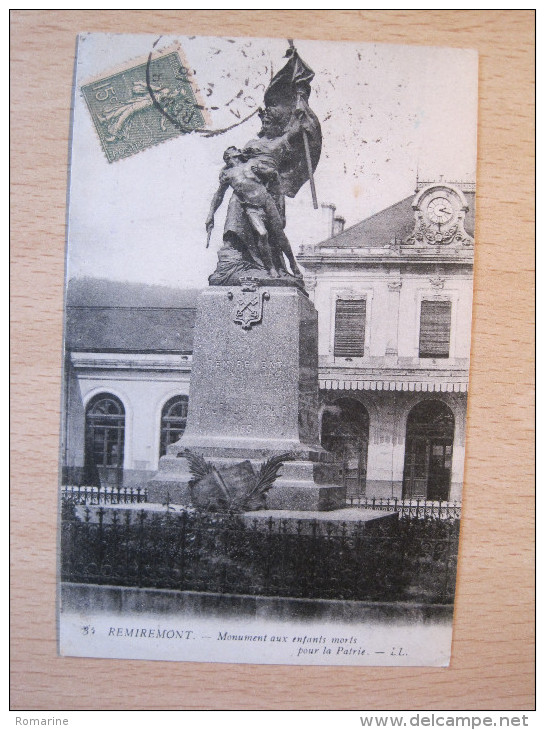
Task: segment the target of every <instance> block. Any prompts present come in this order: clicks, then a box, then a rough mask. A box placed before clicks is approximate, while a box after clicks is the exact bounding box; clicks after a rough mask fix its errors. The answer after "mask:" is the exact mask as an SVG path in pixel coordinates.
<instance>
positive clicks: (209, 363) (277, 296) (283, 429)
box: [148, 286, 345, 510]
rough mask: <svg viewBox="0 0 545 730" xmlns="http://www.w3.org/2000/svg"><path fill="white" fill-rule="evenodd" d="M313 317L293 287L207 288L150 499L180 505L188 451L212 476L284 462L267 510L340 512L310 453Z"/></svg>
mask: <svg viewBox="0 0 545 730" xmlns="http://www.w3.org/2000/svg"><path fill="white" fill-rule="evenodd" d="M318 429H319V426H318V316H317V312H316V309H315V308H314V305H313V304H312V303H311V302H310V301H309V299H308V297H306V296H305V295H304V294H303V293H302V292H301V291H299V290H298V289H297V288H295V287H274V286H271V287H267V286H260V287H257V288H255V287H254V291H252V287H251V286H250V287H243V286H235V287H225V286H222V287H219V286H218V287H214V286H212V287H209V288H208V289H205V290H204V291H203V292H202V293H201V295H200V297H199V301H198V305H197V317H196V322H195V337H194V350H193V367H192V372H191V384H190V392H189V412H188V419H187V427H186V430H185V433H184V435H183V437H182V438H181V440H180V441H179V442H177V443H176V444H174V445H173V446H174V448H172V447H171V449H170V453H169V454H168V455H167V456H165V457H163V458H162V459H161V461H160V468H159V472H158V473H157V474H156V476H155V477H154V478H153V480H152V481H151V482H150V484H149V485H148V493H149V499H150V500H152V501H164V499H165V498H166V495H167V492H168V494H169V496H170V500H171V501H172V502H176V503H179V504H180V503H181V504H185V503H188V502H189V491H188V488H187V483H188V481H189V479H190V477H191V475H190V473H189V470H188V465H187V462H186V460H185V459H184V458H183V456H181V455H182V454H183V451H184V449H190V450H191V451H194V452H196V453H198V454H200V455H202V456H203V457H204V458H205V459H207V460H209V461H212V462H213V463H214V464H215V465H216V466H223V465H227V464H232V463H237V462H240V461H243V460H246V459H248V460H250V461H251V462H252V464H253V465H254V466H256V467H259V465H260V464H261V463H263V461H265V460H266V459H268V458H269V457H271V456H273V455H277V454H281V453H284V452H291V453H292V454H293V455H294V458H293V460H292V461H289V462H286V463H285V464H284V466H283V467H282V469H281V472H280V476H279V477H278V479H277V481H276V482H275V484H274V486H273V487H272V489H271V490H270V491H269V493H268V497H267V506H268V508H270V509H299V510H301V509H302V510H325V509H336V508H338V507H341V506H343V505H344V499H345V490H344V488H342V487H339V486H337V485H332V484H331V483H330V482H329V472H330V470H331V468H332V467H331V466H330V463H331V457H330V456H329V454H328V453H327V452H325V451H324V449H322V447H321V446H320V444H319V431H318Z"/></svg>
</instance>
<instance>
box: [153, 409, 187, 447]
mask: <svg viewBox="0 0 545 730" xmlns="http://www.w3.org/2000/svg"><path fill="white" fill-rule="evenodd" d="M187 403H188V398H187V396H186V395H176V396H174V398H171V399H170V400H169V401H167V402H166V403H165V405H164V407H163V410H162V413H161V447H160V450H159V455H160V456H164V455H165V454H166V453H167V447H168V446H170V444H173V443H175V442H176V441H178V439H179V438H180V437H181V435H182V434H183V432H184V431H185V424H186V422H187Z"/></svg>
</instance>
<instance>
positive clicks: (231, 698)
mask: <svg viewBox="0 0 545 730" xmlns="http://www.w3.org/2000/svg"><path fill="white" fill-rule="evenodd" d="M534 23H535V21H534V12H533V11H532V10H431V11H430V10H425V11H424V10H406V11H401V10H396V11H394V10H382V11H378V10H377V11H359V10H357V11H356V10H343V11H333V10H322V11H317V10H314V11H304V10H278V11H274V10H261V11H259V10H253V11H242V10H238V11H216V10H198V11H196V10H186V11H183V10H178V11H174V10H172V11H155V12H152V11H117V10H116V11H107V10H98V11H52V10H49V11H48V10H42V11H23V10H18V11H12V14H11V64H12V65H11V151H12V163H11V164H12V168H11V169H12V176H11V190H12V201H11V203H12V207H11V223H12V234H13V235H12V245H11V262H12V263H11V303H12V337H11V350H12V359H11V368H12V390H11V396H12V409H11V419H12V421H11V428H12V440H11V448H12V453H11V471H12V474H11V477H12V478H11V523H12V527H11V535H12V543H11V560H12V571H11V599H12V617H11V622H12V623H11V641H12V648H11V652H12V704H11V707H12V709H27V710H30V709H42V710H69V709H212V708H214V709H345V710H346V709H354V710H395V709H399V710H439V709H443V710H472V709H487V710H500V709H504V710H523V709H524V710H530V709H532V708H533V706H534V643H533V634H534V613H533V610H534V609H533V607H534V587H533V580H534V495H533V487H534V481H533V479H534V477H533V468H534V441H533V438H534V436H533V424H534V405H533V404H534V384H533V377H534V364H533V363H534V352H533V338H534V329H533V317H534ZM83 30H87V31H110V32H127V33H138V32H147V33H157V34H160V33H167V34H180V35H199V34H201V35H218V34H221V35H253V36H277V37H291V38H312V39H326V40H358V41H368V42H387V43H414V44H421V45H434V46H438V45H445V46H457V47H465V48H476V49H477V50H478V51H479V54H480V60H479V68H480V70H479V140H478V153H479V164H478V175H477V181H478V187H477V193H478V195H477V206H478V212H477V230H476V242H477V245H476V252H475V297H474V310H473V312H474V320H473V346H472V363H471V376H470V396H469V413H468V417H469V426H468V430H467V439H468V441H467V452H466V454H467V456H466V478H465V486H464V510H463V522H462V538H461V545H460V561H459V571H458V589H457V597H456V607H455V621H454V644H453V654H452V663H451V666H450V668H448V669H437V668H428V669H426V668H399V669H396V668H351V667H315V668H312V667H287V666H247V665H246V666H245V665H213V664H186V663H172V662H144V661H120V660H105V659H104V660H96V659H75V658H71V659H70V658H60V657H58V656H57V653H56V628H55V566H56V528H57V515H56V513H57V479H58V477H57V463H58V439H59V404H60V390H61V380H60V376H61V365H62V357H61V352H62V306H63V277H64V249H65V213H66V211H65V204H66V182H67V164H68V149H69V144H68V135H69V125H70V98H71V88H72V74H73V65H74V47H75V36H76V33H77V32H79V31H83ZM114 678H115V681H113V680H114Z"/></svg>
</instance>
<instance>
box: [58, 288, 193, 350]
mask: <svg viewBox="0 0 545 730" xmlns="http://www.w3.org/2000/svg"><path fill="white" fill-rule="evenodd" d="M196 295H197V290H195V289H186V290H178V289H173V288H170V287H160V286H149V285H145V284H132V283H127V282H110V281H105V280H101V279H80V280H72V281H70V282H69V285H68V288H67V294H66V324H65V345H66V348H67V349H68V350H71V351H80V352H90V351H97V352H171V353H191V351H192V349H193V330H194V326H195V302H196Z"/></svg>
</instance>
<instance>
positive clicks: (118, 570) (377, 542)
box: [61, 506, 459, 604]
mask: <svg viewBox="0 0 545 730" xmlns="http://www.w3.org/2000/svg"><path fill="white" fill-rule="evenodd" d="M384 522H385V525H384V526H380V521H374V523H375V525H374V527H372V526H371V527H370V526H365V524H364V523H360V522H356V523H350V522H333V521H327V520H294V519H274V518H273V517H270V518H267V519H260V520H258V519H255V520H248V519H244V518H242V517H240V516H238V515H210V514H201V513H191V512H186V511H183V512H176V513H172V512H168V511H167V512H162V513H157V512H150V511H145V510H136V511H135V510H122V509H109V508H104V507H102V506H100V507H98V509H97V510H95V511H94V515H93V516H91V510H87V511H86V517H85V518H84V519H78V517H77V515H76V510H75V509H72V510H69V509H67V510H66V511H65V519H64V520H63V523H62V549H61V555H62V566H61V574H62V579H63V580H64V581H68V582H75V583H95V584H108V585H119V586H140V587H153V588H168V589H177V590H192V591H204V592H214V593H234V594H245V595H266V596H284V597H298V598H326V599H341V600H366V601H411V602H419V603H425V604H431V603H443V604H450V603H452V602H453V599H454V587H455V580H456V557H457V547H458V524H459V523H458V522H457V521H451V522H445V521H441V520H438V519H432V518H428V519H425V520H414V519H409V518H401V519H399V520H385V521H384Z"/></svg>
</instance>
